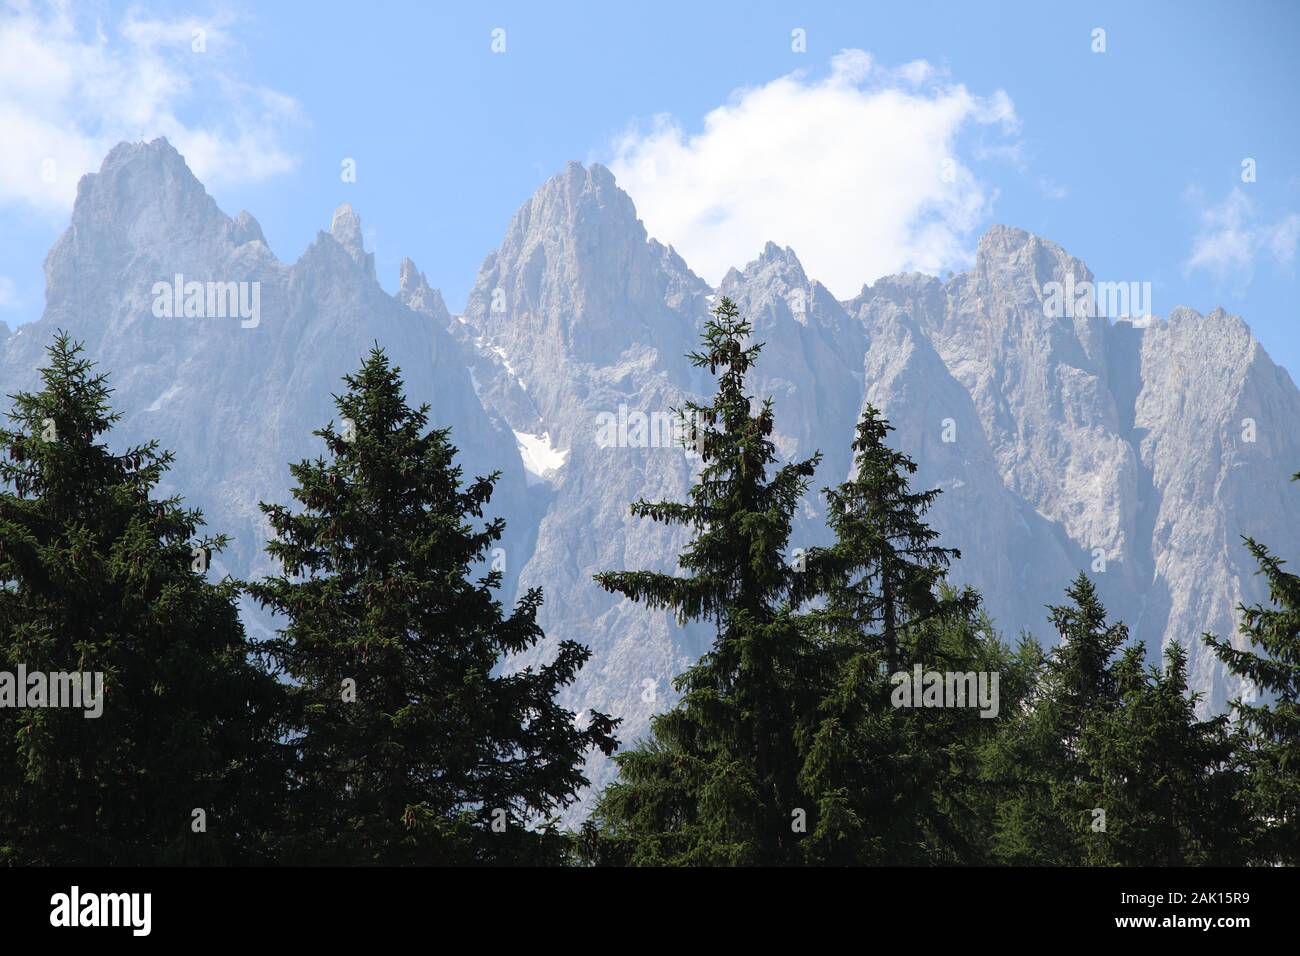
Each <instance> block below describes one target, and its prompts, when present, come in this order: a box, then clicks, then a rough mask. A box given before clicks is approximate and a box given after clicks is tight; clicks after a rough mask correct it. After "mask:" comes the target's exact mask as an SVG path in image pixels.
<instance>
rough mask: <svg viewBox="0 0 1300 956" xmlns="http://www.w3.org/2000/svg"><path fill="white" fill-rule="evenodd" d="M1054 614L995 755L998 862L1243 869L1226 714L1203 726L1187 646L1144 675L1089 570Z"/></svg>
mask: <svg viewBox="0 0 1300 956" xmlns="http://www.w3.org/2000/svg"><path fill="white" fill-rule="evenodd" d="M1066 594H1067V596H1068V597H1069V598H1070V600H1071V603H1070V604H1067V605H1062V606H1059V607H1054V608H1052V609H1051V612H1052V614H1051V619H1052V622H1053V624H1054V625H1055V627H1056V629H1057V631H1058V633H1059V634H1060V635H1061V643H1060V645H1059V646H1057V647H1055V648H1053V649H1052V650H1051V652H1050V653H1049V654H1048V655H1047V656H1046V657H1045V658H1043V659H1042V664H1041V668H1040V672H1039V675H1038V679H1037V682H1036V686H1035V688H1034V690H1033V693H1032V694H1031V695H1030V696H1029V698H1028V699H1027V704H1028V706H1027V707H1025V708H1022V709H1021V711H1020V712H1019V713H1018V714H1017V715H1015V717H1014V719H1012V720H1011V721H1010V722H1009V723H1008V724H1007V725H1006V728H1005V732H1004V733H1003V734H1002V735H1000V737H999V739H998V741H997V742H996V744H995V745H994V746H992V747H990V748H988V750H987V753H986V760H985V763H984V768H983V774H984V777H985V779H986V780H987V781H988V782H989V783H990V784H991V785H992V786H993V787H994V788H995V789H996V790H997V792H998V793H999V794H1000V795H1001V798H1000V802H999V805H998V807H997V821H996V834H995V838H994V841H995V845H994V858H995V859H996V860H998V861H1000V862H1004V863H1017V864H1031V865H1083V864H1088V865H1116V864H1118V865H1141V864H1145V865H1171V866H1172V865H1199V864H1231V863H1238V862H1243V861H1244V854H1243V851H1242V848H1243V846H1244V844H1245V843H1246V842H1247V839H1248V832H1249V827H1248V824H1247V821H1246V819H1245V816H1244V813H1243V810H1242V807H1241V805H1240V802H1239V801H1238V799H1237V796H1236V794H1237V791H1238V790H1239V789H1240V787H1241V785H1242V778H1241V771H1240V767H1239V760H1238V758H1237V756H1236V754H1235V753H1234V736H1233V735H1232V734H1231V733H1230V731H1229V728H1228V725H1227V719H1226V718H1225V717H1218V718H1214V719H1211V720H1207V721H1201V720H1199V719H1198V718H1197V716H1196V700H1197V697H1196V695H1192V694H1189V693H1188V691H1187V671H1186V661H1187V658H1186V652H1185V651H1184V650H1183V649H1182V648H1181V647H1179V646H1177V645H1171V646H1170V647H1169V648H1168V649H1167V651H1166V654H1165V668H1164V670H1163V671H1161V670H1159V669H1156V668H1151V669H1150V670H1149V671H1148V670H1147V669H1146V668H1145V662H1144V652H1143V649H1142V648H1141V647H1137V646H1128V647H1125V646H1124V645H1125V642H1126V641H1127V640H1128V629H1127V628H1126V627H1125V626H1124V625H1123V624H1121V623H1107V621H1106V609H1105V608H1104V607H1103V606H1102V605H1101V602H1100V601H1099V600H1098V598H1097V592H1096V589H1095V588H1094V586H1093V584H1092V582H1091V581H1089V580H1088V578H1087V577H1086V576H1085V575H1083V574H1080V575H1079V576H1078V577H1077V578H1076V579H1075V581H1074V583H1073V584H1072V585H1071V586H1070V587H1069V588H1068V589H1067V590H1066Z"/></svg>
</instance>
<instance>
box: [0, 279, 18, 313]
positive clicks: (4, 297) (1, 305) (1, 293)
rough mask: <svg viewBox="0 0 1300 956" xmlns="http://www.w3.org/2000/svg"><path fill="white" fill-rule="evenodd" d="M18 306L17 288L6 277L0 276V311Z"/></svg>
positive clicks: (11, 280) (12, 281)
mask: <svg viewBox="0 0 1300 956" xmlns="http://www.w3.org/2000/svg"><path fill="white" fill-rule="evenodd" d="M16 305H18V287H17V286H16V285H14V280H13V279H10V278H9V277H8V276H0V309H12V308H14V307H15V306H16Z"/></svg>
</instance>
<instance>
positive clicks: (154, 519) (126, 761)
mask: <svg viewBox="0 0 1300 956" xmlns="http://www.w3.org/2000/svg"><path fill="white" fill-rule="evenodd" d="M82 351H83V348H82V346H81V345H80V344H77V343H74V342H72V341H71V339H70V338H69V337H68V336H67V335H65V334H63V333H59V335H58V337H57V338H56V339H55V341H54V344H53V346H52V347H51V348H50V349H49V365H48V366H47V367H46V368H44V369H42V370H41V376H42V379H43V381H44V388H43V389H42V390H41V391H40V392H39V393H35V394H32V393H27V392H23V393H19V394H18V395H15V396H13V399H14V409H13V411H12V412H11V413H10V415H9V418H10V421H11V422H12V423H13V424H12V427H11V428H7V429H4V430H0V445H2V446H3V448H4V450H5V452H6V458H5V459H3V460H0V481H3V485H4V488H3V490H2V491H0V671H3V672H5V675H4V676H0V699H3V698H9V697H12V695H13V694H14V693H18V694H22V693H23V692H24V691H32V690H34V688H35V685H31V684H29V686H28V687H26V688H23V687H18V686H15V682H14V678H15V677H16V675H17V673H18V671H19V668H24V669H25V670H26V672H27V674H28V675H29V681H30V680H31V678H30V675H32V674H34V673H37V672H39V673H42V674H45V675H47V680H48V685H47V687H46V689H45V692H44V693H46V694H52V693H53V691H54V681H55V678H53V677H52V676H49V675H51V674H54V673H60V672H61V673H67V674H71V673H76V674H100V675H102V678H100V679H101V680H102V685H101V687H100V693H99V695H98V697H99V702H98V704H97V705H96V707H97V708H98V709H99V710H100V715H99V716H97V717H87V716H86V713H87V709H85V708H69V707H53V706H49V705H51V704H53V703H56V701H54V700H52V699H46V700H44V702H43V703H44V704H45V706H35V707H32V706H29V707H27V708H25V709H14V704H15V703H16V701H14V700H12V699H6V700H5V704H6V706H5V707H4V708H2V709H0V861H3V862H6V863H18V864H77V865H106V864H143V863H153V864H160V863H195V862H203V863H213V862H222V863H237V862H255V861H257V860H260V859H264V858H265V850H266V844H267V841H268V839H269V837H268V834H269V831H270V829H271V828H272V827H273V826H274V825H275V824H276V823H277V822H278V821H277V820H276V811H277V809H278V805H277V802H276V801H277V796H278V792H279V789H280V786H281V784H282V778H281V777H280V768H281V765H280V762H279V760H278V756H277V745H276V740H277V737H278V734H279V725H278V723H277V719H278V718H277V713H278V700H279V685H278V684H277V683H276V682H275V681H274V679H273V678H271V677H270V676H269V675H268V674H266V673H265V672H263V671H262V670H260V669H258V668H257V667H256V666H254V664H252V663H250V660H249V656H250V654H251V653H252V652H253V651H254V650H255V649H254V648H252V647H250V645H249V643H248V642H247V641H246V639H245V635H244V631H243V628H242V626H241V624H240V621H239V617H238V613H237V610H236V603H235V602H236V597H237V594H238V588H237V585H236V584H235V583H234V582H232V581H231V580H229V579H226V580H223V581H221V582H219V583H211V582H210V581H209V580H208V579H207V567H208V564H209V562H210V561H211V559H212V557H213V555H215V554H216V553H218V552H219V551H220V550H221V548H222V546H223V545H224V544H225V541H226V539H225V537H224V536H220V535H219V536H215V537H202V538H196V534H197V533H198V530H199V528H200V527H201V525H202V516H201V515H200V514H199V512H197V511H194V510H188V509H185V508H183V507H182V505H181V501H180V499H179V498H177V497H170V498H166V499H156V498H154V497H153V492H154V490H155V488H156V487H157V485H158V483H159V481H160V479H161V478H162V476H163V475H164V473H165V472H166V471H167V470H168V468H169V466H170V465H171V463H172V460H173V459H172V455H171V454H170V453H169V452H165V451H160V450H159V448H158V444H157V442H149V443H147V444H144V445H139V446H135V447H131V448H127V449H125V450H124V451H122V452H121V453H114V452H112V451H110V450H109V448H108V446H107V444H106V442H105V439H106V437H107V435H108V433H109V431H110V430H111V428H112V425H113V424H114V423H115V422H116V421H117V420H118V418H119V416H118V415H117V414H115V413H114V412H112V411H111V410H110V407H109V395H110V389H109V387H108V385H107V382H106V376H105V375H104V374H93V373H92V368H93V366H92V363H91V362H90V361H88V360H87V359H85V358H84V357H82ZM80 684H81V687H82V702H83V705H84V704H85V703H86V697H87V696H90V695H93V694H94V689H95V684H96V679H95V678H94V677H91V678H90V679H89V681H87V680H84V679H83V680H81V681H80ZM87 684H89V685H90V686H86V685H87ZM64 687H65V689H71V687H70V684H68V683H65V684H64ZM34 699H35V698H34V697H33V696H32V695H30V694H29V695H28V697H27V701H26V702H27V703H28V704H29V705H30V704H32V703H33V701H34ZM65 703H66V701H65ZM90 712H93V708H92V709H90Z"/></svg>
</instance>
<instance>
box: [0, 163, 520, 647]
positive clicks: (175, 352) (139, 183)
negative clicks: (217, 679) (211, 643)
mask: <svg viewBox="0 0 1300 956" xmlns="http://www.w3.org/2000/svg"><path fill="white" fill-rule="evenodd" d="M45 271H46V287H47V297H46V309H45V313H44V315H43V316H42V318H41V319H40V320H38V321H36V322H33V323H31V324H29V325H25V326H23V327H21V328H20V329H18V331H16V332H15V333H14V334H13V335H11V336H9V338H8V341H7V342H6V344H5V349H4V353H3V365H2V367H0V376H2V377H3V380H4V385H5V388H6V392H7V393H10V394H11V393H13V392H14V391H16V390H18V389H21V388H26V389H32V388H36V387H39V386H38V378H37V374H36V370H37V369H38V368H39V367H40V366H41V365H42V364H43V363H44V361H45V348H46V347H47V346H48V345H49V344H50V342H51V341H52V339H53V336H54V332H55V330H56V329H64V330H66V331H68V332H70V333H71V334H72V335H73V337H74V338H76V339H78V340H82V341H84V342H85V343H86V351H87V355H88V357H90V358H91V359H93V360H94V361H96V362H98V363H99V367H100V369H101V370H103V371H106V372H108V373H109V374H110V376H111V377H110V384H111V385H112V386H113V388H114V389H115V392H114V395H113V404H114V407H115V408H116V409H117V410H118V411H120V412H121V413H122V415H123V419H122V422H121V423H120V424H119V426H118V427H117V429H115V431H114V433H113V435H112V441H114V442H116V443H120V444H121V445H125V444H127V443H131V442H137V441H144V440H147V439H149V438H157V439H159V440H160V441H161V443H162V445H163V447H164V448H168V449H171V450H172V451H173V452H175V453H176V465H175V468H174V469H173V471H172V472H171V473H170V474H169V476H168V478H167V483H168V488H169V489H170V490H174V491H176V492H178V493H181V494H183V495H184V496H185V497H186V499H187V500H188V501H189V503H191V504H192V505H194V506H197V507H200V508H202V510H203V511H204V514H205V516H206V518H207V520H208V523H209V526H210V527H211V528H212V529H214V530H216V531H224V532H226V533H228V534H230V535H231V536H232V538H233V542H232V544H231V547H230V549H229V550H228V551H227V552H226V553H225V555H224V556H223V557H222V558H221V562H222V563H221V564H220V565H219V567H218V569H217V572H216V573H224V571H230V572H231V573H233V574H235V575H236V576H250V575H256V574H259V573H262V572H264V571H265V570H267V568H268V567H269V565H268V564H267V560H266V558H265V556H264V554H263V552H262V545H263V543H264V541H265V540H266V538H267V537H268V536H269V528H268V527H267V525H266V524H265V523H264V521H263V519H262V515H261V513H260V511H259V509H258V507H257V504H258V501H260V500H264V501H268V502H270V501H280V502H288V501H289V488H290V487H291V484H292V482H291V478H290V474H289V469H288V465H289V463H290V462H291V461H297V460H299V459H301V458H304V457H308V456H310V457H315V456H316V455H318V454H319V453H320V452H321V451H322V449H323V443H322V442H321V440H320V439H319V438H316V437H315V436H313V435H312V432H313V431H314V430H315V429H317V428H320V427H322V426H323V425H324V424H325V423H326V422H328V421H331V420H335V419H336V417H337V411H336V409H335V408H334V406H333V402H332V400H331V395H332V394H334V393H337V392H338V391H339V387H340V381H341V377H342V376H343V375H344V374H345V373H349V372H354V371H356V369H357V368H358V367H359V366H360V364H361V361H362V360H363V359H364V357H365V355H366V353H367V352H368V351H369V350H370V348H371V347H372V346H373V345H374V343H375V342H380V343H382V344H383V345H384V347H385V348H386V349H387V350H388V353H389V355H390V357H391V358H392V359H393V361H394V362H395V364H397V365H399V366H400V367H401V369H402V373H403V375H404V377H405V380H406V386H407V390H408V393H409V397H410V400H411V402H412V403H413V404H418V403H420V402H428V403H429V404H430V405H431V411H430V415H431V417H432V419H433V421H435V422H439V421H449V422H455V423H457V426H458V427H457V429H456V433H455V438H456V441H457V442H458V443H459V444H460V446H461V448H462V452H463V454H464V458H465V462H466V470H467V471H469V472H472V473H478V474H484V473H487V472H489V471H491V470H494V469H500V470H503V471H504V472H505V475H504V476H503V478H502V488H501V491H500V492H499V495H498V499H499V500H503V501H507V502H508V501H510V500H512V499H522V497H523V493H524V485H525V481H524V471H523V468H522V466H521V465H520V463H519V460H518V457H517V456H516V455H515V453H514V439H513V436H511V435H510V434H509V432H508V431H507V430H504V429H502V428H500V427H494V426H493V424H492V422H491V420H490V419H489V417H488V416H487V415H486V414H485V413H484V411H483V409H482V406H481V405H480V404H479V402H478V400H477V399H476V398H475V396H474V390H473V387H472V383H471V381H470V376H469V372H468V369H467V366H466V362H465V360H464V358H463V356H462V354H461V350H460V347H459V346H458V345H457V343H456V342H455V341H454V340H452V339H451V337H450V336H448V334H447V333H446V331H445V330H444V329H443V328H441V327H440V326H439V325H438V324H437V323H436V322H434V321H431V320H430V319H428V318H427V317H425V316H424V315H422V314H419V313H416V312H413V311H411V310H410V309H408V308H406V307H405V306H403V305H402V304H400V303H399V302H397V301H395V300H394V299H393V297H391V296H389V295H387V294H386V293H385V292H384V290H383V289H382V288H381V287H380V286H379V284H378V283H377V282H376V281H375V278H374V260H373V256H371V255H369V254H368V253H366V252H365V250H364V248H363V247H362V245H361V226H360V220H359V219H357V217H356V215H355V213H353V212H352V210H351V209H350V208H347V207H344V208H342V209H340V210H339V212H338V213H337V214H336V215H335V217H334V225H333V230H332V231H331V232H322V233H320V234H319V235H318V236H317V238H316V241H315V242H314V243H312V245H311V246H310V247H309V248H308V249H307V251H306V252H305V253H304V254H303V256H302V258H301V259H300V260H299V261H298V262H296V263H293V264H292V265H286V264H285V263H282V262H280V261H279V260H278V259H277V258H276V257H275V255H274V254H273V253H272V252H271V250H270V249H268V248H267V246H266V242H265V240H264V239H263V237H262V231H261V228H260V226H258V224H257V222H256V220H254V219H253V218H252V216H250V215H248V214H247V213H242V214H241V215H240V217H239V218H238V219H236V220H231V219H230V218H229V217H227V216H226V215H225V214H224V213H222V212H221V211H220V210H219V209H218V208H217V206H216V204H215V203H214V202H213V200H212V198H211V197H210V196H208V194H207V193H206V192H205V190H204V189H203V186H202V185H201V184H200V183H199V182H198V180H197V179H195V178H194V176H193V175H192V174H191V172H190V170H189V168H188V167H187V166H186V164H185V161H184V159H182V158H181V156H180V154H179V153H177V152H176V150H175V149H173V148H172V147H171V145H170V144H168V143H167V141H166V140H162V139H159V140H155V141H154V142H152V143H148V144H143V143H135V144H123V145H121V146H118V147H117V148H115V149H114V150H113V151H112V152H111V153H110V154H109V156H108V158H107V159H105V161H104V164H103V167H102V169H101V170H100V172H98V173H96V174H92V175H88V176H86V177H84V178H83V179H82V181H81V184H80V186H79V188H78V195H77V201H76V205H75V207H74V209H73V213H72V221H71V224H70V225H69V227H68V229H67V231H66V232H65V233H64V234H63V236H62V237H61V238H60V239H59V241H58V242H57V243H56V244H55V246H54V248H53V249H52V250H51V252H50V254H49V256H48V258H47V260H46V265H45ZM191 283H197V285H195V286H193V287H192V288H191ZM178 286H179V290H180V294H181V301H182V303H183V302H184V301H186V300H187V299H188V298H189V297H188V296H187V295H186V292H187V290H188V291H196V292H197V293H198V294H197V296H196V297H195V298H194V300H193V305H194V308H192V309H190V310H189V311H191V312H197V313H200V314H189V315H187V314H185V312H186V307H185V306H184V305H182V307H181V308H179V309H177V308H175V306H176V304H177V298H176V292H177V287H178ZM210 290H211V291H213V292H215V293H216V294H215V295H210V294H209V292H210ZM226 293H230V296H229V297H228V296H227V295H226ZM241 296H242V298H241ZM243 305H247V306H248V307H249V308H247V309H244V310H243V312H244V313H247V314H246V315H245V314H237V313H240V307H242V306H243ZM231 306H234V307H233V308H232V307H231ZM254 307H255V308H254ZM159 313H165V314H163V315H160V314H159ZM254 313H255V314H254ZM254 623H255V624H256V625H258V626H265V623H266V622H264V621H261V620H260V619H258V620H254Z"/></svg>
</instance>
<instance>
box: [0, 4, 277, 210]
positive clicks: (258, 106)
mask: <svg viewBox="0 0 1300 956" xmlns="http://www.w3.org/2000/svg"><path fill="white" fill-rule="evenodd" d="M0 3H3V0H0ZM234 25H235V21H234V19H233V17H232V16H231V15H229V14H227V13H217V14H214V15H213V16H212V17H208V18H201V17H186V18H181V19H175V20H161V19H153V18H149V17H147V16H145V15H144V14H142V13H141V12H140V11H139V10H137V9H134V8H133V9H131V10H130V11H128V12H127V13H126V14H124V15H123V17H122V18H121V19H120V20H119V21H118V22H116V23H114V24H105V23H103V22H100V21H97V22H94V23H89V22H86V18H85V17H83V16H82V15H81V14H80V13H79V12H78V8H77V7H75V6H73V5H71V4H69V3H66V2H52V3H32V2H26V0H18V2H9V3H4V5H3V6H0V129H3V130H4V136H5V144H4V149H2V150H0V204H21V205H26V206H30V207H35V208H36V209H39V210H42V211H44V212H52V213H55V214H59V215H62V214H64V213H66V211H67V208H68V207H69V206H70V205H71V203H72V200H73V198H74V197H75V196H76V189H77V181H78V179H80V177H81V176H82V175H83V174H84V173H87V172H92V171H94V170H96V169H98V168H99V164H100V161H101V160H102V159H103V158H104V155H105V154H106V153H107V152H108V151H109V149H111V148H112V147H113V146H114V145H115V144H116V143H118V142H120V141H121V140H142V139H143V140H148V139H153V138H154V137H156V136H166V137H167V138H168V139H169V140H171V142H172V144H173V145H174V146H175V147H176V148H177V149H179V150H180V151H181V152H182V153H183V154H184V155H185V158H186V160H187V161H188V162H189V164H190V166H191V168H193V170H194V172H195V174H196V175H198V176H199V178H200V179H202V180H204V181H205V182H207V183H215V184H220V183H222V182H241V181H249V180H259V179H264V178H266V177H268V176H272V175H275V174H277V173H282V172H286V171H288V170H290V169H292V168H293V165H294V161H293V158H292V156H291V155H290V154H289V153H288V152H287V150H286V149H285V147H284V146H283V145H281V135H282V131H283V129H284V128H285V126H286V124H292V123H294V122H297V121H298V120H299V119H300V115H299V108H298V104H297V103H296V102H295V101H294V100H293V99H292V98H290V97H288V96H284V95H282V94H280V93H277V92H275V91H273V90H269V89H266V88H263V87H258V86H253V85H250V84H248V83H245V82H244V81H243V80H241V79H239V76H240V74H241V73H242V72H244V71H243V70H242V69H241V67H240V64H238V63H236V62H233V58H234V57H235V56H236V55H237V53H238V49H237V46H236V44H235V43H234V40H233V39H232V33H231V31H232V28H233V27H234ZM199 30H202V31H204V32H203V34H202V45H203V46H204V47H205V49H204V50H203V51H202V52H198V51H196V50H195V49H194V46H195V44H196V32H195V31H199Z"/></svg>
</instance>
